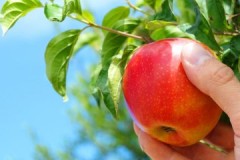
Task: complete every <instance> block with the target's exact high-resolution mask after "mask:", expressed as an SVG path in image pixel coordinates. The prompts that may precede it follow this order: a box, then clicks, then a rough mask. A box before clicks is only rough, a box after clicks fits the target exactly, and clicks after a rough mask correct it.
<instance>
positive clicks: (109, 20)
mask: <svg viewBox="0 0 240 160" xmlns="http://www.w3.org/2000/svg"><path fill="white" fill-rule="evenodd" d="M129 14H130V9H129V7H124V6H120V7H117V8H114V9H112V10H110V11H109V12H108V13H107V14H106V15H105V16H104V18H103V22H102V25H103V26H105V27H108V28H112V27H113V25H114V24H115V23H116V22H117V21H119V20H122V19H126V18H127V17H128V16H129ZM104 33H105V34H106V33H107V32H106V31H104Z"/></svg>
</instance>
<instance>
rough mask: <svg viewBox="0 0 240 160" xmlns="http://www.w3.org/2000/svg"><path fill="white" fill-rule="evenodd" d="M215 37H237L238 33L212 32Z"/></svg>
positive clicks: (239, 33)
mask: <svg viewBox="0 0 240 160" xmlns="http://www.w3.org/2000/svg"><path fill="white" fill-rule="evenodd" d="M214 34H216V35H223V36H237V35H240V32H238V31H235V32H214Z"/></svg>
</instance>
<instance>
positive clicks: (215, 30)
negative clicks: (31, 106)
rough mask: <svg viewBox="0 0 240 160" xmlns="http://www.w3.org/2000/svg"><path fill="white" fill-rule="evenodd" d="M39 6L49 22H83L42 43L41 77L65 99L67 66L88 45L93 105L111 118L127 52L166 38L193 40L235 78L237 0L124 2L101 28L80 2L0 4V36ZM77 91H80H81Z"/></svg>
mask: <svg viewBox="0 0 240 160" xmlns="http://www.w3.org/2000/svg"><path fill="white" fill-rule="evenodd" d="M96 3H97V2H96ZM40 8H42V9H43V16H45V17H46V18H47V19H48V20H49V21H53V22H59V23H60V22H63V21H64V20H65V19H66V18H69V19H71V20H72V21H77V22H79V23H82V24H84V27H82V28H77V29H72V28H69V30H66V31H64V32H62V33H60V34H58V35H56V36H55V37H53V38H52V39H51V40H50V42H49V43H48V44H46V51H45V53H44V54H45V62H46V75H47V77H48V79H49V82H50V83H51V84H52V86H53V89H54V90H55V91H56V92H57V93H58V94H59V95H60V96H62V97H63V98H66V97H67V95H66V89H68V86H66V77H67V72H68V65H69V63H71V59H73V58H74V56H75V55H76V54H81V48H83V47H85V46H90V47H92V48H93V49H94V50H95V51H96V54H99V56H100V62H99V64H98V65H97V66H96V67H95V69H94V71H92V72H91V74H89V75H91V82H90V83H89V84H88V85H89V86H90V87H88V88H89V90H90V91H91V93H92V95H93V97H94V98H95V100H96V102H97V105H98V106H100V107H101V108H103V107H106V108H107V109H108V111H109V112H110V113H111V114H112V115H113V117H115V118H119V116H120V114H118V113H121V112H122V111H121V110H124V108H122V107H120V106H123V105H122V96H121V95H122V86H121V81H122V75H123V73H124V69H125V66H126V64H127V62H128V60H129V59H130V58H131V56H132V53H133V51H134V50H135V49H136V48H138V47H139V46H141V45H143V44H146V43H151V42H153V41H157V40H160V39H165V38H172V37H185V38H190V39H194V40H197V41H199V42H201V43H204V44H205V45H207V46H208V47H209V48H211V49H212V50H213V51H214V52H215V53H216V55H217V56H218V59H219V60H220V61H222V62H223V63H225V64H227V65H228V66H229V67H231V68H232V70H233V71H234V73H235V75H236V76H237V77H238V78H240V74H239V71H240V62H239V56H240V54H239V53H240V46H239V44H240V1H239V0H181V1H180V0H135V1H130V0H125V5H124V6H118V7H116V8H109V12H108V13H107V14H106V15H105V16H104V18H103V19H102V22H101V24H98V23H97V22H96V21H95V17H96V15H94V14H93V13H91V12H90V11H89V10H88V9H87V8H84V7H82V5H81V1H80V0H64V1H63V4H62V5H59V4H58V3H56V2H55V1H54V0H48V1H47V2H46V3H42V2H41V1H40V0H6V2H5V3H4V5H3V6H2V9H1V14H0V24H1V27H2V31H3V34H4V35H5V34H6V33H7V32H8V31H10V29H11V28H12V27H14V25H15V24H16V25H17V23H16V22H17V21H19V20H20V19H21V18H22V17H23V16H25V15H27V14H31V11H32V10H35V9H40ZM59 25H61V24H59ZM79 92H83V93H84V91H82V90H81V88H80V89H79ZM120 104H121V105H120ZM99 112H101V110H100V111H99ZM223 119H224V120H226V119H227V117H226V115H223Z"/></svg>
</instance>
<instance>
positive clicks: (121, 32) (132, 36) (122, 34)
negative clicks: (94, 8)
mask: <svg viewBox="0 0 240 160" xmlns="http://www.w3.org/2000/svg"><path fill="white" fill-rule="evenodd" d="M69 17H70V18H73V19H76V20H78V21H80V22H82V23H85V24H87V25H88V26H89V27H94V28H99V29H102V30H105V31H108V32H111V33H115V34H118V35H121V36H124V37H130V38H134V39H138V40H140V41H143V42H147V40H146V39H145V38H143V37H141V36H137V35H134V34H130V33H126V32H123V31H118V30H115V29H112V28H108V27H105V26H101V25H98V24H96V23H93V22H89V21H86V20H83V19H79V18H75V17H73V16H71V15H69Z"/></svg>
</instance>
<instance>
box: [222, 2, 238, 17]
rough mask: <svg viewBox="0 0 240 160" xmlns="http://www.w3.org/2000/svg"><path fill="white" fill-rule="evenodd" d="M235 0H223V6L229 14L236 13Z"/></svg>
mask: <svg viewBox="0 0 240 160" xmlns="http://www.w3.org/2000/svg"><path fill="white" fill-rule="evenodd" d="M235 3H236V2H235V0H222V4H223V8H224V10H225V13H226V14H227V15H232V14H234V7H235Z"/></svg>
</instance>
